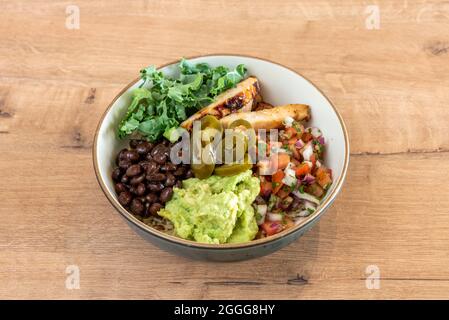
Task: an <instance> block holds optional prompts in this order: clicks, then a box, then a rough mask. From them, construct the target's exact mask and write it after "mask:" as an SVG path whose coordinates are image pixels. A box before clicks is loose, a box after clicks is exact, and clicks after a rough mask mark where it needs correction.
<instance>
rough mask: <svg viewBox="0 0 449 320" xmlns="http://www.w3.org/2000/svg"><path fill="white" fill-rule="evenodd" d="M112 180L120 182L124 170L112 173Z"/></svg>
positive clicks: (116, 170)
mask: <svg viewBox="0 0 449 320" xmlns="http://www.w3.org/2000/svg"><path fill="white" fill-rule="evenodd" d="M111 176H112V180H114V181H120V178H121V177H122V170H120V168H115V169H114V170H113V171H112V175H111Z"/></svg>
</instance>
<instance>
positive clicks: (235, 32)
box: [0, 0, 449, 299]
mask: <svg viewBox="0 0 449 320" xmlns="http://www.w3.org/2000/svg"><path fill="white" fill-rule="evenodd" d="M372 2H375V3H376V4H377V7H375V6H374V7H373V6H370V4H371V3H372ZM71 4H75V5H77V6H78V8H79V9H80V25H79V29H77V28H76V24H73V21H74V20H71V19H73V17H75V16H74V15H76V9H73V7H69V8H67V6H68V5H71ZM66 10H67V11H66ZM73 10H75V11H73ZM377 10H379V11H378V12H377ZM377 17H379V19H380V20H376V18H377ZM67 19H68V20H67ZM66 20H67V21H66ZM378 22H379V24H378ZM73 27H75V28H73ZM448 32H449V4H448V3H447V2H440V1H322V0H320V1H315V0H309V1H301V2H299V1H283V2H282V3H279V4H275V2H274V1H219V2H215V3H209V2H207V3H206V2H205V1H204V2H203V1H196V0H195V1H188V2H187V1H185V2H184V1H183V2H181V1H135V2H132V3H131V2H128V1H106V0H102V1H95V2H94V1H81V0H76V1H70V2H65V1H48V0H43V1H23V2H19V1H15V0H14V1H13V0H7V1H1V2H0V148H1V152H0V177H1V183H0V215H1V219H2V221H1V223H0V298H68V299H72V298H121V299H128V298H150V299H151V298H198V299H202V298H256V299H259V298H265V299H277V298H288V299H298V298H299V299H303V298H356V299H358V298H373V299H377V298H387V299H392V298H449V197H448V192H449V183H448V180H449V103H448V101H449V89H448V88H449V38H448V34H449V33H448ZM216 52H220V53H239V54H249V55H255V56H259V57H263V58H268V59H271V60H275V61H278V62H280V63H282V64H285V65H288V66H289V67H291V68H293V69H295V70H297V71H299V72H301V73H303V74H304V75H305V76H306V77H308V78H309V79H311V80H312V81H313V82H314V83H316V84H318V85H319V86H320V88H321V89H322V90H323V91H324V92H325V93H326V95H328V96H329V98H330V99H331V100H332V101H333V102H334V104H335V105H336V106H337V108H338V109H339V111H340V112H341V114H342V116H343V118H344V119H345V121H346V124H347V126H348V130H349V134H350V140H351V163H350V168H349V173H348V177H347V180H346V183H345V185H344V187H343V190H342V192H341V194H340V196H339V197H338V198H337V200H336V201H335V204H334V205H333V206H332V208H331V209H330V210H329V211H328V212H327V214H326V215H325V216H324V218H323V219H322V220H321V222H320V223H319V224H318V225H317V226H316V227H315V228H314V229H313V230H312V231H311V232H309V233H308V234H307V235H306V236H304V237H303V238H301V239H300V240H299V241H297V242H296V243H294V244H292V245H290V246H289V247H287V248H285V249H283V250H281V251H279V252H277V253H275V254H273V255H270V256H267V257H264V258H261V259H257V260H253V261H247V262H239V263H227V264H223V263H205V262H198V261H190V260H187V259H183V258H180V257H177V256H173V255H171V254H169V253H166V252H163V251H161V250H159V249H157V248H156V247H154V246H153V245H151V244H149V243H147V242H146V241H144V240H143V239H142V238H140V237H139V236H138V235H136V234H135V233H134V232H133V231H132V230H131V229H130V228H129V227H128V226H127V225H126V223H125V222H124V221H123V219H122V218H121V217H120V216H119V215H118V214H117V213H116V212H115V211H114V209H113V208H112V206H111V205H110V204H109V202H108V201H107V200H106V198H105V197H104V195H103V194H102V192H101V190H100V188H99V186H98V184H97V181H96V179H95V175H94V171H93V167H92V157H91V153H92V152H91V147H92V140H93V135H94V131H95V128H96V125H97V122H98V120H99V118H100V115H101V114H102V113H103V112H104V110H105V108H106V106H107V105H108V104H109V102H110V101H111V100H112V98H113V97H114V96H115V95H116V94H117V93H118V92H119V91H120V89H121V88H122V87H124V86H125V85H126V84H127V83H129V82H130V81H131V80H132V79H134V78H135V77H136V76H137V74H138V70H139V69H140V68H141V67H143V66H147V65H149V64H156V65H158V64H162V63H165V62H168V61H172V60H175V59H178V58H179V57H181V56H191V55H199V54H207V53H216ZM70 265H75V266H77V267H78V268H79V272H80V273H79V276H80V283H79V284H80V288H79V289H76V288H75V289H71V290H70V289H67V286H66V284H67V283H66V282H67V281H66V280H67V277H68V276H73V274H72V275H68V274H67V273H66V271H67V272H70V270H71V269H70V268H71V267H68V266H70ZM369 266H372V267H369ZM67 268H68V269H67ZM75 268H76V267H75ZM377 271H378V272H379V276H380V282H379V283H378V284H379V286H380V288H379V289H375V288H376V285H377V283H376V282H375V281H373V282H372V281H367V280H366V279H367V277H369V276H370V275H371V276H373V277H376V272H377ZM298 279H299V280H298ZM368 280H369V279H368ZM68 287H69V288H71V287H70V285H69V286H68ZM75 287H76V286H75ZM370 288H371V289H370Z"/></svg>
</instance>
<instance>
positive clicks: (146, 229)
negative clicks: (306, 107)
mask: <svg viewBox="0 0 449 320" xmlns="http://www.w3.org/2000/svg"><path fill="white" fill-rule="evenodd" d="M214 56H229V57H241V58H250V59H256V60H261V61H265V62H268V63H271V64H275V65H277V66H280V67H282V68H285V69H287V70H289V71H291V72H293V73H294V74H296V75H298V76H300V77H302V78H303V79H304V80H306V81H307V82H309V83H310V84H311V85H312V86H314V87H315V88H316V89H317V90H318V91H319V92H320V93H321V94H322V95H323V97H324V98H325V99H326V100H327V102H328V103H329V104H330V106H331V107H332V108H333V110H334V112H335V114H336V115H337V118H338V120H339V122H340V126H341V129H342V131H343V137H344V146H345V154H344V163H343V170H342V172H341V175H340V177H339V178H338V180H337V182H336V187H335V188H334V190H333V191H332V192H331V194H330V195H329V196H328V197H327V199H326V200H325V201H324V202H323V203H321V204H320V206H319V207H318V209H317V210H316V211H315V212H314V213H312V214H311V215H310V216H309V217H308V219H306V220H303V221H301V223H299V224H297V225H295V226H294V227H292V228H289V229H286V230H284V231H282V232H279V233H277V234H275V235H272V236H270V237H265V238H262V239H257V240H252V241H248V242H243V243H224V244H208V243H201V242H195V241H192V240H186V239H182V238H179V237H176V236H172V235H169V234H166V233H163V232H162V231H159V230H157V229H155V228H152V227H150V226H148V225H147V224H145V223H143V222H142V221H140V220H139V219H137V218H135V217H134V216H133V215H132V214H131V213H130V212H128V211H127V210H126V209H125V208H124V207H123V206H122V205H121V204H120V203H119V202H118V200H117V197H116V196H115V195H113V194H112V193H111V192H110V191H109V190H108V188H107V187H106V184H105V183H104V181H103V179H102V177H101V174H100V170H99V162H98V158H97V144H98V134H99V131H100V127H101V125H102V124H103V122H104V119H105V117H106V115H107V114H108V113H109V111H110V110H111V108H112V106H113V105H114V104H115V102H116V101H117V100H118V99H119V98H120V97H121V96H122V95H123V94H124V93H125V92H126V91H127V90H128V89H129V88H131V87H132V86H133V85H135V84H136V83H137V82H138V81H139V80H140V77H138V78H136V79H134V80H133V81H131V83H129V84H128V85H127V86H125V87H124V88H123V89H122V90H120V92H119V93H118V94H117V95H116V96H115V97H114V99H113V100H112V101H111V102H110V103H109V105H108V107H107V108H106V110H105V111H104V113H103V114H102V116H101V118H100V120H99V122H98V124H97V127H96V129H95V136H94V141H93V146H92V154H93V157H92V160H93V166H94V171H95V176H96V178H97V181H98V184H99V185H100V188H101V190H102V191H103V193H104V195H105V196H106V198H107V199H108V200H109V202H110V203H111V204H112V206H113V207H114V208H115V209H116V210H117V211H118V212H119V213H120V214H121V215H122V216H123V217H124V218H125V219H126V220H127V221H128V222H130V223H131V224H133V225H135V226H137V227H138V228H139V229H141V230H142V231H144V232H147V233H150V234H151V235H152V236H155V237H157V238H159V239H160V240H165V241H168V242H171V243H173V244H176V245H183V246H186V247H194V248H197V249H217V250H230V249H239V248H248V247H254V246H260V245H266V244H268V243H270V242H274V241H276V240H278V239H280V238H284V237H286V236H288V235H292V234H294V233H296V232H297V231H298V230H300V229H303V228H306V227H307V226H309V225H311V224H313V223H314V222H315V221H316V220H318V219H319V218H320V217H321V215H322V214H323V213H324V212H325V211H326V210H327V209H328V208H329V206H330V205H331V204H332V202H333V201H334V200H335V198H336V197H337V195H338V194H339V193H340V190H341V188H342V186H343V182H344V181H345V178H346V174H347V171H348V167H349V155H350V151H349V137H348V132H347V128H346V125H345V123H344V121H343V118H342V117H341V115H340V113H339V112H338V110H337V108H336V107H335V106H334V104H333V103H332V101H331V100H330V99H329V98H328V97H327V96H326V95H325V94H324V92H323V91H322V90H321V89H320V88H319V87H318V86H316V85H315V84H314V83H313V82H312V81H310V80H309V79H308V78H306V77H305V76H303V75H302V74H301V73H299V72H297V71H295V70H293V69H291V68H290V67H287V66H285V65H283V64H280V63H278V62H275V61H271V60H269V59H265V58H260V57H256V56H252V55H247V54H230V53H210V54H202V55H194V56H189V57H185V58H186V59H188V60H190V59H197V58H203V57H214ZM179 60H180V59H177V60H174V61H171V62H167V63H164V64H162V65H159V66H158V67H157V68H156V69H158V70H159V69H161V68H164V67H167V66H170V65H173V64H175V63H178V62H179Z"/></svg>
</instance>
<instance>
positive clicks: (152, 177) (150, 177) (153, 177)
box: [146, 173, 165, 181]
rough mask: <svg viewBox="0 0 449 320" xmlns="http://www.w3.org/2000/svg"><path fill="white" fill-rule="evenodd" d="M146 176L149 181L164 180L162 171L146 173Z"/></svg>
mask: <svg viewBox="0 0 449 320" xmlns="http://www.w3.org/2000/svg"><path fill="white" fill-rule="evenodd" d="M146 178H147V180H149V181H164V180H165V174H163V173H152V174H147V177H146Z"/></svg>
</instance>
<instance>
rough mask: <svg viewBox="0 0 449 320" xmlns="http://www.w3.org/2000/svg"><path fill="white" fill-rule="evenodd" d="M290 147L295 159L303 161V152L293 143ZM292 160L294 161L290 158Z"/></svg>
mask: <svg viewBox="0 0 449 320" xmlns="http://www.w3.org/2000/svg"><path fill="white" fill-rule="evenodd" d="M289 149H290V151H291V152H292V156H293V159H296V160H298V161H301V153H299V150H298V148H296V147H295V145H294V144H291V145H290V146H289ZM290 161H292V162H293V160H290Z"/></svg>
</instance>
